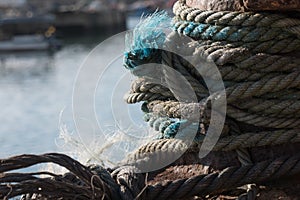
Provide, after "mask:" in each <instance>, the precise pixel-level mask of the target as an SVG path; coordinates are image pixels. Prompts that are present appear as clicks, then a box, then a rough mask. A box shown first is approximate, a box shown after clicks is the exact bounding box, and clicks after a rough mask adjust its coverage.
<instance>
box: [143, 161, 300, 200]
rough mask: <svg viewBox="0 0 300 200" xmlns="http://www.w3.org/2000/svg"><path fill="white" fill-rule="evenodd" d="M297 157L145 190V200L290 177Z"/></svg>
mask: <svg viewBox="0 0 300 200" xmlns="http://www.w3.org/2000/svg"><path fill="white" fill-rule="evenodd" d="M299 159H300V155H295V156H292V157H290V158H287V157H284V158H277V159H275V160H273V161H264V162H260V163H256V164H253V165H246V166H241V167H229V168H226V169H224V170H223V171H221V172H220V173H211V174H208V175H200V176H195V177H191V178H188V179H180V180H175V181H165V182H163V183H157V184H155V185H152V186H148V187H147V189H146V190H145V193H146V196H147V198H148V199H180V198H187V197H193V196H196V195H201V196H205V195H207V194H217V193H220V192H222V191H225V190H228V189H231V188H234V187H238V186H241V185H244V184H247V183H249V182H253V183H261V182H264V181H270V180H274V179H278V178H280V177H282V176H286V175H288V176H292V175H295V174H298V173H299V172H300V160H299Z"/></svg>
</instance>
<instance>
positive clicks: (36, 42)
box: [0, 35, 61, 52]
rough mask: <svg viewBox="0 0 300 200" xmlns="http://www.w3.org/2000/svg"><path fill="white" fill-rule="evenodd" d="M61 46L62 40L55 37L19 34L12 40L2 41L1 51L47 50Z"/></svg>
mask: <svg viewBox="0 0 300 200" xmlns="http://www.w3.org/2000/svg"><path fill="white" fill-rule="evenodd" d="M59 48H61V42H60V41H59V40H57V39H55V38H54V37H49V38H47V37H45V36H43V35H19V36H13V37H12V38H11V39H10V40H4V41H0V52H7V51H46V50H56V49H59Z"/></svg>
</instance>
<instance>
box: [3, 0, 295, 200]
mask: <svg viewBox="0 0 300 200" xmlns="http://www.w3.org/2000/svg"><path fill="white" fill-rule="evenodd" d="M173 11H174V14H175V17H174V20H173V29H174V31H173V32H171V33H169V34H168V35H166V34H165V33H164V32H160V31H158V30H156V29H155V30H154V32H152V33H153V34H152V35H151V32H149V33H148V32H147V31H146V32H147V34H149V35H148V36H149V38H148V36H147V34H146V36H145V35H143V34H145V33H144V32H143V33H142V34H141V35H138V36H137V37H135V38H134V41H132V44H131V45H132V46H131V47H130V48H129V49H130V50H129V52H126V53H125V55H124V61H125V63H124V64H125V67H126V68H127V69H129V70H130V71H131V72H132V73H133V74H134V75H135V76H137V77H138V78H137V79H136V80H135V81H134V82H133V83H132V86H131V89H130V91H129V93H128V94H127V95H126V96H125V100H126V101H127V103H137V102H144V103H143V105H142V111H143V112H144V120H145V121H146V122H147V123H148V124H149V126H150V127H152V129H153V130H154V131H156V132H157V135H158V139H157V140H153V141H150V142H149V143H147V144H144V145H142V146H141V147H140V148H139V149H138V150H137V151H135V152H133V153H132V154H130V155H129V156H128V158H127V159H126V160H125V161H124V162H122V163H121V164H120V166H118V167H116V168H114V169H104V168H102V167H100V166H97V165H96V166H89V167H86V166H84V165H82V164H80V163H79V162H77V161H75V160H73V159H72V158H70V157H68V156H66V155H63V154H44V155H21V156H16V157H11V158H8V159H1V160H0V198H1V199H8V198H13V197H17V196H20V195H24V196H23V197H22V199H23V200H28V199H124V200H125V199H126V200H127V199H128V200H131V199H150V200H151V199H194V198H195V197H196V198H201V199H216V198H217V197H218V196H220V198H224V199H226V196H227V197H228V196H235V197H237V199H239V200H246V199H247V200H252V199H255V197H256V195H257V194H258V192H259V188H258V185H267V186H268V185H269V184H270V181H277V182H278V181H279V182H280V180H281V179H286V178H289V179H292V177H293V176H295V177H297V176H299V175H300V155H299V153H298V152H299V150H300V146H299V144H300V129H299V127H300V103H299V100H300V68H299V66H300V65H299V64H300V59H299V58H298V57H299V50H300V20H299V19H295V18H290V17H288V16H287V15H286V14H274V13H267V12H263V13H254V12H229V11H204V10H199V9H197V8H190V7H188V6H187V5H185V1H178V2H176V3H175V5H174V8H173ZM154 15H155V14H154ZM162 18H163V19H165V16H164V17H162ZM150 19H151V17H150V18H149V19H146V20H145V23H149V24H150V28H153V27H155V26H153V24H154V25H155V23H153V22H151V21H150ZM163 19H161V20H158V21H159V22H161V21H163ZM141 27H142V28H147V26H144V25H142V26H141V25H140V28H141ZM148 28H149V27H148ZM135 34H138V28H137V29H136V30H135ZM182 35H185V36H188V37H189V39H188V40H186V39H187V38H186V37H185V39H182ZM144 36H145V37H146V38H143V37H144ZM178 38H179V39H178ZM174 41H177V42H176V43H175V42H174ZM178 41H180V42H181V43H180V44H178ZM162 46H163V47H169V49H174V48H175V49H176V50H178V52H180V54H181V55H183V56H180V55H177V54H175V53H174V52H171V51H166V50H162V49H159V48H160V47H162ZM182 47H187V48H182ZM167 49H168V48H167ZM187 58H190V59H187ZM188 60H192V61H194V62H193V63H197V64H199V65H200V69H199V71H198V69H196V67H197V66H194V65H193V64H192V62H189V61H188ZM207 61H209V62H207ZM203 63H204V64H205V63H213V64H214V65H216V66H217V68H218V70H219V72H220V75H221V76H222V79H223V81H224V86H225V92H226V97H227V112H226V113H223V112H218V113H217V114H218V115H220V116H224V115H226V121H225V126H224V127H223V130H222V133H221V137H220V138H219V140H218V141H217V143H216V144H215V145H214V146H213V147H212V150H211V152H210V153H209V154H208V155H207V156H206V157H204V158H199V157H198V153H199V149H200V147H202V146H203V144H204V143H205V138H207V137H208V135H207V131H208V127H209V125H210V123H211V122H210V118H211V115H213V113H212V103H211V102H212V101H213V100H214V101H215V102H217V103H218V97H219V96H220V95H224V94H223V93H221V92H220V91H219V90H220V88H218V87H217V86H215V87H214V84H212V85H213V86H212V88H210V89H208V84H207V83H206V82H205V81H204V80H209V81H211V82H212V83H215V82H216V81H218V76H217V75H216V74H215V72H214V71H213V70H212V68H209V67H201V64H203ZM143 64H151V65H156V64H163V65H166V66H168V67H170V68H171V69H174V70H175V71H176V72H179V74H180V75H181V76H182V77H183V78H184V79H185V80H186V81H187V82H188V83H189V84H190V87H191V89H192V90H193V91H194V92H195V96H196V98H197V101H196V102H190V101H188V100H186V101H184V100H183V101H179V100H178V95H176V93H178V91H179V92H180V91H182V88H180V87H179V86H178V85H176V84H178V83H177V82H176V81H177V77H171V76H166V77H165V79H166V83H167V84H159V83H157V82H153V79H151V78H149V77H148V76H147V73H149V71H147V70H146V71H143V69H142V68H143V66H140V65H143ZM155 69H156V70H155V71H154V72H153V74H152V75H153V76H154V77H156V76H157V77H159V75H160V74H164V73H165V71H164V70H163V69H161V68H159V67H157V68H155ZM211 90H212V91H213V92H211ZM217 105H219V104H217ZM194 110H197V111H199V114H200V116H193V115H192V114H191V113H192V112H193V111H194ZM198 118H200V119H198ZM194 130H196V131H197V135H196V137H195V138H193V140H192V141H190V142H189V141H186V140H185V139H186V138H185V137H186V136H188V135H189V133H190V132H192V131H194ZM213 131H214V130H213ZM286 147H289V148H286ZM203 148H204V149H203V150H210V149H209V147H207V146H204V147H203ZM285 148H286V149H285ZM278 152H279V153H278ZM295 152H296V153H295ZM260 154H261V155H260ZM265 154H266V155H265ZM273 154H274V155H273ZM177 155H181V156H180V157H176V156H177ZM168 159H169V160H172V161H173V162H172V163H170V165H169V166H166V167H164V168H162V169H160V170H157V171H153V172H150V173H137V172H140V171H139V170H141V169H142V168H143V167H147V166H151V165H154V166H155V164H156V163H157V161H159V160H168ZM173 159H174V160H173ZM175 160H176V161H175ZM46 162H50V163H55V164H58V165H60V166H62V167H64V168H66V169H67V170H68V171H69V172H68V173H66V174H64V175H56V174H53V173H49V172H38V173H22V172H11V171H12V170H17V169H22V168H26V167H30V166H33V165H36V164H40V163H46ZM45 175H46V177H41V176H45ZM296 181H298V179H297V180H296ZM297 183H298V184H299V181H298V182H297ZM292 184H293V183H291V185H292ZM245 185H246V187H247V188H246V193H245V192H244V190H241V189H240V188H239V187H242V186H245ZM224 196H225V197H224ZM230 198H231V199H232V197H230Z"/></svg>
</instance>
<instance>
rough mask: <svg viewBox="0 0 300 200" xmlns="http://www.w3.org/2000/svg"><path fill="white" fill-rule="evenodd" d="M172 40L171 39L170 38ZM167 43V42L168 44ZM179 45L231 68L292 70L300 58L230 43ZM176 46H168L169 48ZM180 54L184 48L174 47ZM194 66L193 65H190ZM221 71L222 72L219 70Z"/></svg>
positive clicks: (193, 53) (193, 54)
mask: <svg viewBox="0 0 300 200" xmlns="http://www.w3.org/2000/svg"><path fill="white" fill-rule="evenodd" d="M170 40H171V41H172V39H171V38H170ZM171 41H170V42H169V43H171ZM169 43H168V44H167V45H168V46H170V45H171V44H170V45H169ZM180 45H183V46H188V47H189V48H190V49H192V50H193V52H192V53H190V55H192V56H193V57H194V58H196V59H197V58H198V59H199V58H200V57H205V58H207V59H209V60H212V61H214V63H215V64H217V65H218V66H219V67H220V71H221V70H222V67H223V66H224V65H225V66H226V64H227V65H228V64H231V65H229V66H232V67H233V68H234V67H235V68H238V69H247V70H251V71H252V72H253V71H256V72H292V71H296V70H299V69H297V66H299V64H300V59H299V58H297V57H293V56H286V55H285V56H281V55H272V54H266V53H261V52H264V51H261V52H260V53H253V51H250V50H249V49H247V48H245V47H236V46H232V45H226V44H220V42H212V43H208V44H207V41H205V42H198V41H194V42H190V43H182V44H180ZM172 48H176V47H172V46H170V49H172ZM176 49H177V51H178V52H180V54H182V55H186V52H185V48H176ZM232 64H234V65H232ZM192 68H194V67H192ZM221 73H222V72H221Z"/></svg>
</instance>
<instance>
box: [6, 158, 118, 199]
mask: <svg viewBox="0 0 300 200" xmlns="http://www.w3.org/2000/svg"><path fill="white" fill-rule="evenodd" d="M46 162H52V163H55V164H58V165H60V166H62V167H65V168H66V169H68V170H69V171H70V172H72V173H74V174H75V175H76V176H77V177H78V178H79V179H80V180H81V181H82V183H83V184H84V185H83V186H80V185H76V184H73V183H72V182H69V181H68V180H66V181H65V179H64V178H63V177H59V176H55V177H54V178H56V179H57V180H56V179H50V178H37V177H35V176H34V174H22V173H7V172H8V171H11V170H16V169H22V168H26V167H29V166H32V165H35V164H40V163H46ZM0 173H1V177H0V184H1V185H0V191H1V192H0V197H1V198H4V199H5V198H11V197H15V196H18V195H21V194H26V193H30V194H32V193H37V194H42V195H46V196H49V197H51V198H53V199H57V198H61V197H64V196H66V198H67V197H70V199H74V198H76V197H80V198H82V199H97V198H104V199H111V198H119V192H118V187H117V185H116V184H113V183H114V181H112V180H110V179H109V177H110V176H107V175H104V174H103V177H99V176H96V175H97V174H94V173H93V172H92V171H91V170H90V169H89V168H88V167H86V166H84V165H82V164H80V163H79V162H77V161H75V160H73V159H72V158H70V157H68V156H66V155H63V154H58V153H51V154H44V155H40V156H39V155H20V156H15V157H12V158H9V159H4V160H0ZM42 174H43V173H42ZM103 178H105V179H103ZM33 186H36V187H33ZM39 188H41V189H39Z"/></svg>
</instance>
